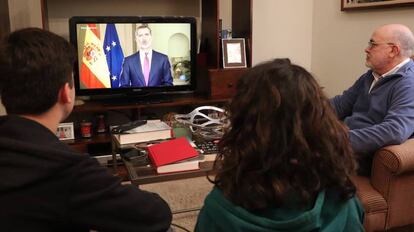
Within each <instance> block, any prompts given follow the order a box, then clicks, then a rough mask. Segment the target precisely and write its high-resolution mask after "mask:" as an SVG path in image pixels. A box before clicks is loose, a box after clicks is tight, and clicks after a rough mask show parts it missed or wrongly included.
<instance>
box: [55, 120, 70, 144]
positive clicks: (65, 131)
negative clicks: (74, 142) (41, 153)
mask: <svg viewBox="0 0 414 232" xmlns="http://www.w3.org/2000/svg"><path fill="white" fill-rule="evenodd" d="M56 136H57V137H58V138H59V140H70V139H75V130H74V126H73V122H65V123H60V124H59V126H58V128H57V130H56Z"/></svg>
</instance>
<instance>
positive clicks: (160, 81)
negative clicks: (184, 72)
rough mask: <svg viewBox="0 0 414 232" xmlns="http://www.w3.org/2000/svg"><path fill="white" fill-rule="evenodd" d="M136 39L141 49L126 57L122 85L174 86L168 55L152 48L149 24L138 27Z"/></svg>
mask: <svg viewBox="0 0 414 232" xmlns="http://www.w3.org/2000/svg"><path fill="white" fill-rule="evenodd" d="M135 39H136V41H137V43H138V46H139V51H138V52H136V53H134V54H132V55H130V56H128V57H126V58H125V60H124V64H123V68H122V69H123V70H122V73H121V79H120V82H121V83H120V85H121V87H145V86H172V85H173V80H172V76H171V66H170V62H169V60H168V56H166V55H164V54H162V53H159V52H156V51H154V50H153V49H152V34H151V29H150V28H149V27H148V25H147V24H142V25H141V26H139V27H137V30H136V31H135Z"/></svg>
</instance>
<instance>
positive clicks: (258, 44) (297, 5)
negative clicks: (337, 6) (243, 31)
mask: <svg viewBox="0 0 414 232" xmlns="http://www.w3.org/2000/svg"><path fill="white" fill-rule="evenodd" d="M329 1H338V0H329ZM252 7H253V49H252V50H253V57H252V58H253V64H257V63H260V62H262V61H265V60H269V59H271V58H277V57H288V58H290V59H291V61H292V62H294V63H297V64H300V65H302V66H304V67H305V68H307V69H310V68H311V57H312V11H313V2H312V1H310V0H294V1H281V0H254V1H253V6H252Z"/></svg>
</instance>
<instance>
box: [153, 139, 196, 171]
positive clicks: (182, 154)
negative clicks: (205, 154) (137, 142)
mask: <svg viewBox="0 0 414 232" xmlns="http://www.w3.org/2000/svg"><path fill="white" fill-rule="evenodd" d="M148 153H149V157H150V159H151V160H152V163H153V164H154V165H155V166H156V167H159V166H162V165H166V164H171V163H175V162H178V161H182V160H185V159H189V158H193V157H197V156H198V152H197V151H196V150H195V149H194V148H193V147H192V146H191V144H190V143H189V142H188V141H187V139H186V138H185V137H181V138H178V139H172V140H168V141H166V142H162V143H158V144H154V145H151V146H149V147H148Z"/></svg>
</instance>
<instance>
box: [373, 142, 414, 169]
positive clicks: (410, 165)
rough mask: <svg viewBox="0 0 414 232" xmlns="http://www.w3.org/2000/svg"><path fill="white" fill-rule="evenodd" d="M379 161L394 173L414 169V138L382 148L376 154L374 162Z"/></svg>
mask: <svg viewBox="0 0 414 232" xmlns="http://www.w3.org/2000/svg"><path fill="white" fill-rule="evenodd" d="M377 161H379V162H380V163H382V164H383V165H384V166H385V167H387V168H388V169H389V171H390V172H391V173H392V174H394V175H400V174H402V173H404V172H409V171H414V139H409V140H407V141H405V142H404V143H402V144H400V145H390V146H386V147H383V148H381V149H380V150H378V151H377V152H376V153H375V155H374V163H375V162H377ZM373 168H374V167H373ZM373 171H375V170H373Z"/></svg>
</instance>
